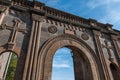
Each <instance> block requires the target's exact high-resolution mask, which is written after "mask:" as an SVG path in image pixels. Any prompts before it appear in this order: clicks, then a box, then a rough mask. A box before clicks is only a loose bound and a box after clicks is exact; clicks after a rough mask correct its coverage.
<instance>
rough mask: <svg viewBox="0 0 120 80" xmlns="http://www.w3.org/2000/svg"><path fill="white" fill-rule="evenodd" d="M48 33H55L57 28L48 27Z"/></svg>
mask: <svg viewBox="0 0 120 80" xmlns="http://www.w3.org/2000/svg"><path fill="white" fill-rule="evenodd" d="M48 31H49V32H50V33H53V34H54V33H56V32H57V27H56V26H49V27H48Z"/></svg>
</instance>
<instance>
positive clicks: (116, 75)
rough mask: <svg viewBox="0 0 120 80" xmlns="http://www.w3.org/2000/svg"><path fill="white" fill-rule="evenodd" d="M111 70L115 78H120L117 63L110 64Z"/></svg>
mask: <svg viewBox="0 0 120 80" xmlns="http://www.w3.org/2000/svg"><path fill="white" fill-rule="evenodd" d="M110 70H111V73H112V75H113V79H114V80H120V72H119V69H118V67H117V66H116V65H115V64H112V63H111V64H110Z"/></svg>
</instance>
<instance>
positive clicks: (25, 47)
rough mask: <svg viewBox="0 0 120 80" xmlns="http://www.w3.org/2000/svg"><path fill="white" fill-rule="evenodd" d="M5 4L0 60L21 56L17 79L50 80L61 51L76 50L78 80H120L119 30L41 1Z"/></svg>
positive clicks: (0, 17)
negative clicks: (7, 54)
mask: <svg viewBox="0 0 120 80" xmlns="http://www.w3.org/2000/svg"><path fill="white" fill-rule="evenodd" d="M0 2H1V0H0ZM0 5H1V3H0ZM2 5H5V7H6V8H7V10H6V8H1V7H0V55H3V54H2V53H3V52H6V51H9V52H11V51H12V52H15V53H16V54H17V55H18V58H19V60H18V64H17V68H16V73H15V77H14V80H48V79H50V80H51V73H52V59H53V56H54V54H55V51H56V50H57V49H59V48H61V47H68V48H70V49H71V50H72V51H73V57H74V59H73V62H74V69H75V71H74V72H75V74H74V75H75V80H116V79H117V80H120V77H119V76H120V69H119V68H120V67H119V66H120V61H119V59H120V31H117V30H114V29H112V25H110V24H102V23H99V22H97V21H96V20H93V19H89V20H88V19H84V18H81V17H76V16H74V15H71V14H68V13H66V12H62V11H59V10H56V9H53V8H50V7H48V6H45V5H44V4H42V3H40V2H37V1H35V2H34V3H32V2H30V1H27V0H25V1H23V0H19V1H18V0H11V1H7V0H6V1H4V2H3V4H2ZM0 61H1V60H0ZM114 74H116V75H117V76H116V75H114Z"/></svg>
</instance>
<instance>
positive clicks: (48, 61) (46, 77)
mask: <svg viewBox="0 0 120 80" xmlns="http://www.w3.org/2000/svg"><path fill="white" fill-rule="evenodd" d="M65 46H67V47H69V48H71V49H72V50H73V51H75V52H77V53H75V54H80V55H81V56H82V57H81V58H84V60H86V63H87V66H89V68H88V71H89V72H88V73H89V74H90V77H89V76H88V77H89V78H90V79H89V80H100V78H99V73H98V67H97V64H96V61H95V58H96V57H95V54H94V51H93V50H92V49H91V48H90V47H89V46H87V44H86V43H85V42H83V41H82V40H80V39H78V38H77V37H75V36H73V35H61V36H57V37H55V38H52V39H50V40H48V41H47V42H46V43H45V44H44V46H42V49H41V51H40V55H39V64H38V72H37V80H51V71H52V59H53V55H54V54H55V51H56V50H57V49H59V48H61V47H65ZM78 70H80V69H79V68H78ZM76 75H79V74H75V76H76ZM79 79H80V78H79ZM76 80H78V77H77V78H76ZM84 80H88V79H84Z"/></svg>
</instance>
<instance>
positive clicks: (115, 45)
mask: <svg viewBox="0 0 120 80" xmlns="http://www.w3.org/2000/svg"><path fill="white" fill-rule="evenodd" d="M111 38H112V41H113V44H114V47H115V50H116V52H117V55H118V56H119V58H120V48H119V46H118V44H117V41H118V36H115V35H111Z"/></svg>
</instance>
